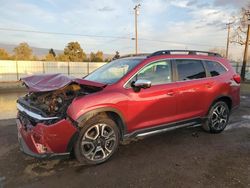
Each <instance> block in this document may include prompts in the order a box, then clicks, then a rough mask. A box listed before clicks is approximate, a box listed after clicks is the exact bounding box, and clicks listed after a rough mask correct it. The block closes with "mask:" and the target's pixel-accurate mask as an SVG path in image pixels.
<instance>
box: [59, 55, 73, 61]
mask: <svg viewBox="0 0 250 188" xmlns="http://www.w3.org/2000/svg"><path fill="white" fill-rule="evenodd" d="M56 60H58V61H70V60H69V56H67V55H65V54H59V55H58V56H57V58H56Z"/></svg>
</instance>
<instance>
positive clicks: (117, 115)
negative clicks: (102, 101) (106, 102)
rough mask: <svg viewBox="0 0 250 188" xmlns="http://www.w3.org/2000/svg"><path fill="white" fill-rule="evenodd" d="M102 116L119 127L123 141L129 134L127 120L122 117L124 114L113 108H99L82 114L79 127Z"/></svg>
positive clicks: (78, 121)
mask: <svg viewBox="0 0 250 188" xmlns="http://www.w3.org/2000/svg"><path fill="white" fill-rule="evenodd" d="M97 115H100V116H107V117H109V118H111V119H112V120H113V121H114V122H115V123H116V124H117V125H118V128H119V131H120V134H121V135H120V136H121V139H123V136H124V135H125V134H126V132H127V126H126V123H125V119H124V117H123V115H122V113H121V112H120V111H119V110H117V109H115V108H112V107H102V108H97V109H94V110H91V111H88V112H86V113H84V114H82V115H81V116H80V117H79V118H78V119H77V120H76V122H77V124H78V126H79V127H81V126H83V125H84V124H85V123H86V122H87V121H88V120H90V119H91V118H93V117H95V116H97Z"/></svg>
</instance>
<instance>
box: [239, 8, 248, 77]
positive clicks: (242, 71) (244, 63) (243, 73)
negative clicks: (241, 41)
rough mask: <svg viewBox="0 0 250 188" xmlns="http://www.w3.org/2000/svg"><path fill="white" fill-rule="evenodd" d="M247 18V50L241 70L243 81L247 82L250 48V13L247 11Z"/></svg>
mask: <svg viewBox="0 0 250 188" xmlns="http://www.w3.org/2000/svg"><path fill="white" fill-rule="evenodd" d="M246 16H247V36H246V42H245V50H244V59H243V63H242V68H241V73H240V76H241V79H242V80H243V81H245V73H246V64H247V58H248V46H249V39H250V11H246Z"/></svg>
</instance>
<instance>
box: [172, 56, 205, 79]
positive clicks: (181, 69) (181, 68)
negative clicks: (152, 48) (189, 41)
mask: <svg viewBox="0 0 250 188" xmlns="http://www.w3.org/2000/svg"><path fill="white" fill-rule="evenodd" d="M175 62H176V66H177V73H178V80H179V81H183V80H193V79H199V78H205V77H206V72H205V69H204V67H203V64H202V62H201V61H200V60H191V59H176V60H175Z"/></svg>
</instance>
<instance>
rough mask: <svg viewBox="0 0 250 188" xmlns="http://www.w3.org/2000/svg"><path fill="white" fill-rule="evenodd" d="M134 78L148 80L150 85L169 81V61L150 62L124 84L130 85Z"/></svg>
mask: <svg viewBox="0 0 250 188" xmlns="http://www.w3.org/2000/svg"><path fill="white" fill-rule="evenodd" d="M136 80H149V81H151V83H152V85H159V84H165V83H170V82H171V81H172V75H171V63H170V61H167V60H166V61H159V62H155V63H151V64H149V65H147V66H146V67H144V68H143V69H141V70H140V71H139V72H138V73H137V74H136V75H135V76H134V77H133V78H132V79H131V80H130V81H129V82H128V84H127V85H126V87H127V88H128V87H130V86H131V83H132V82H135V81H136Z"/></svg>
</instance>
